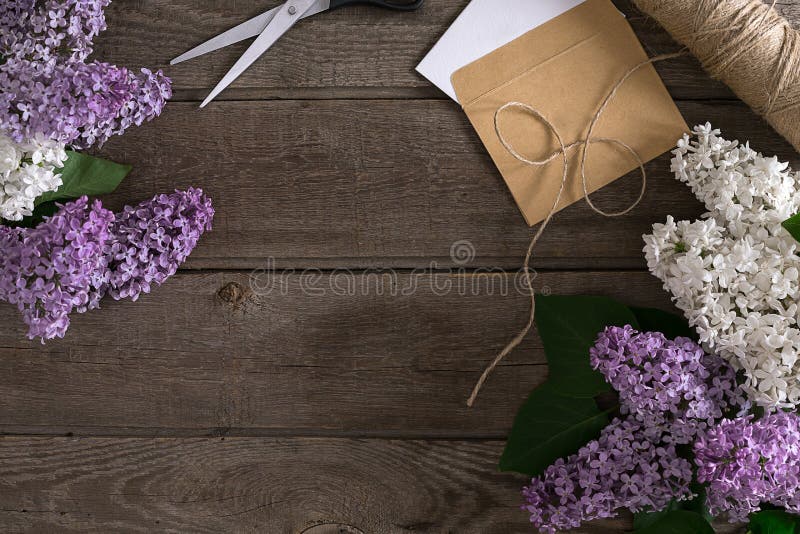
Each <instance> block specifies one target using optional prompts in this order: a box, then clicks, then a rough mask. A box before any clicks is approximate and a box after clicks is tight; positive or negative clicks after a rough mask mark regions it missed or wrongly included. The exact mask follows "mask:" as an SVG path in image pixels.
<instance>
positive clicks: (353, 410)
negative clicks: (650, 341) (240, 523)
mask: <svg viewBox="0 0 800 534" xmlns="http://www.w3.org/2000/svg"><path fill="white" fill-rule="evenodd" d="M258 279H259V281H260V282H259V284H251V282H250V279H249V276H248V274H240V273H213V274H188V273H187V274H180V275H178V276H176V277H175V278H173V279H172V280H170V281H169V282H168V283H167V284H166V285H164V286H163V287H161V288H160V289H159V290H158V291H156V292H155V293H154V294H152V295H149V296H145V297H143V298H142V299H141V300H140V301H139V302H137V303H131V302H110V303H107V304H105V305H104V306H103V308H102V309H101V310H97V311H93V312H91V313H87V314H84V315H80V316H76V317H75V318H74V321H73V325H72V327H71V329H70V331H69V332H68V337H67V339H66V340H63V341H54V342H49V343H48V344H46V345H44V346H42V345H41V344H39V343H37V342H24V341H21V339H22V338H23V336H24V330H23V328H22V326H21V324H20V323H21V321H20V319H19V317H18V316H17V313H16V310H15V309H14V308H12V307H11V306H9V305H2V306H0V323H2V324H3V325H6V326H5V327H4V328H3V329H2V331H1V332H0V347H2V348H0V399H2V402H0V432H7V433H9V432H11V433H63V432H73V433H76V434H94V435H97V434H101V433H104V434H109V433H112V434H114V433H119V432H124V433H125V434H136V435H139V434H144V435H152V434H153V433H158V434H160V435H169V434H170V432H175V433H176V434H177V435H208V434H217V433H223V434H224V433H226V432H230V433H233V434H239V435H245V434H252V433H253V432H256V433H258V434H259V435H286V434H292V433H300V434H315V435H317V434H319V435H332V434H344V435H359V436H360V435H369V436H408V437H452V436H456V437H463V436H470V437H503V436H505V435H506V432H507V431H508V429H509V428H510V425H511V422H512V420H513V416H514V414H515V413H516V411H517V409H518V407H519V406H520V404H521V403H522V401H523V400H524V399H525V397H526V396H527V395H528V393H529V392H530V391H531V390H532V389H533V388H534V387H535V386H536V385H537V384H539V383H541V381H542V380H543V379H544V378H545V376H546V365H544V362H545V359H544V355H543V352H542V349H541V343H540V341H539V339H538V337H537V336H536V335H531V336H530V337H529V338H528V339H527V340H526V341H525V343H523V345H522V346H521V347H520V348H519V349H518V350H517V351H516V352H515V353H514V354H513V355H512V356H511V357H509V358H508V359H507V360H506V362H505V363H504V365H503V366H502V367H500V368H499V369H498V370H497V372H496V373H495V375H494V376H493V378H492V379H491V381H490V382H489V383H488V385H487V387H486V388H485V389H484V392H483V393H482V396H481V398H480V399H479V401H478V403H477V405H476V407H475V408H473V409H471V410H470V409H468V408H466V406H465V401H466V398H467V396H468V394H469V391H470V389H471V387H472V386H473V385H474V382H475V380H476V379H477V377H478V376H479V374H480V372H481V371H482V369H483V367H484V365H485V364H486V363H487V361H488V360H490V359H491V358H492V357H493V356H494V354H495V352H496V351H497V350H499V349H500V348H502V346H503V345H504V344H505V343H506V342H507V341H508V340H509V339H510V338H511V337H512V336H513V335H515V334H516V333H517V329H518V328H520V327H521V326H522V325H523V324H524V323H525V320H526V318H527V302H528V297H527V296H526V294H524V293H522V292H518V291H515V290H514V287H513V286H514V281H513V279H512V276H511V275H504V274H493V275H474V274H473V275H470V274H460V273H458V272H454V273H452V274H441V273H437V274H431V273H428V274H417V275H414V274H411V273H400V274H397V275H393V274H391V273H388V272H387V273H384V274H383V275H381V276H378V275H376V274H375V273H366V274H365V273H362V274H351V273H348V272H346V271H340V272H337V273H318V272H315V271H310V272H308V273H295V274H276V275H275V278H274V279H273V281H274V286H273V289H272V291H267V289H266V288H267V287H269V286H268V285H267V284H266V283H265V280H267V278H265V277H264V276H263V274H260V275H259V278H258ZM231 284H234V285H231ZM536 284H537V287H538V288H539V289H541V290H548V291H551V292H554V293H559V294H601V295H609V296H613V297H615V298H619V299H623V300H624V301H625V302H627V303H629V304H633V305H645V306H660V307H669V300H668V296H667V294H666V293H665V292H663V291H661V290H660V283H659V282H658V281H657V280H656V279H655V278H654V277H652V276H650V275H648V274H645V273H641V272H639V273H625V272H584V273H565V272H559V273H541V274H540V275H539V276H538V278H537V280H536ZM252 288H255V290H256V292H253V289H252ZM506 290H507V293H508V294H504V292H505V291H506ZM170 429H172V430H170Z"/></svg>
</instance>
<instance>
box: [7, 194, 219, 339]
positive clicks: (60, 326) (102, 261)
mask: <svg viewBox="0 0 800 534" xmlns="http://www.w3.org/2000/svg"><path fill="white" fill-rule="evenodd" d="M213 216H214V209H213V207H212V206H211V201H210V200H209V198H208V197H207V196H205V195H204V194H203V192H202V190H200V189H189V190H188V191H186V192H181V191H176V192H175V193H173V194H170V195H158V196H156V197H154V198H153V199H152V200H150V201H147V202H143V203H141V204H139V205H138V206H136V207H130V206H126V207H125V208H124V210H123V211H122V212H121V213H119V214H118V215H117V216H116V217H115V216H114V214H113V213H112V212H110V211H108V210H106V209H104V208H103V207H102V205H101V204H100V202H99V201H95V202H94V203H93V204H92V205H91V207H90V206H89V201H88V200H87V199H86V197H82V198H80V199H78V200H76V201H74V202H70V203H67V204H65V205H63V206H62V207H61V209H60V210H59V211H58V213H56V215H54V216H52V217H50V218H48V219H46V220H45V221H44V222H43V223H41V224H40V225H39V226H37V227H36V228H33V229H29V228H8V227H4V226H0V250H2V251H3V253H4V254H3V256H2V258H0V299H2V300H5V301H8V302H10V303H11V304H15V305H17V307H18V308H19V309H20V311H21V312H22V315H23V319H24V321H25V323H26V324H27V325H28V328H29V330H28V337H29V338H31V339H33V338H36V337H39V338H41V339H42V340H43V341H44V340H45V339H52V338H56V337H64V334H65V333H66V331H67V328H68V327H69V323H70V320H69V315H70V313H72V312H77V313H83V312H85V311H87V310H90V309H93V308H96V307H98V306H99V303H100V299H102V298H103V297H104V296H105V295H107V294H108V295H110V296H111V297H112V298H114V299H116V300H119V299H122V298H128V297H129V298H132V299H133V300H136V299H137V298H138V296H139V294H140V293H143V292H145V293H146V292H149V291H150V288H151V285H152V284H156V285H159V284H161V283H163V282H164V281H165V280H166V279H167V278H168V277H169V276H171V275H173V274H174V273H175V272H176V271H177V269H178V266H179V265H180V264H181V263H182V262H184V261H185V260H186V258H187V257H188V256H189V254H190V253H191V252H192V250H193V249H194V247H195V246H196V245H197V242H198V239H199V238H200V236H201V234H202V233H203V232H205V231H206V230H210V229H211V220H212V218H213Z"/></svg>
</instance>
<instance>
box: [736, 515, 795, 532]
mask: <svg viewBox="0 0 800 534" xmlns="http://www.w3.org/2000/svg"><path fill="white" fill-rule="evenodd" d="M747 531H748V533H750V534H796V533H800V517H798V516H796V515H792V514H790V513H788V512H784V511H783V510H763V511H761V512H756V513H754V514H751V515H750V525H749V526H748V530H747Z"/></svg>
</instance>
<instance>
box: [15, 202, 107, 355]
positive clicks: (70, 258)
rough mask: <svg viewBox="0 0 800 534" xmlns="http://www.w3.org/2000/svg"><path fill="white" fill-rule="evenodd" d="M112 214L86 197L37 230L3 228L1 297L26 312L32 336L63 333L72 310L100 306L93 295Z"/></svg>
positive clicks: (103, 269) (44, 337)
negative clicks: (90, 203) (91, 294)
mask: <svg viewBox="0 0 800 534" xmlns="http://www.w3.org/2000/svg"><path fill="white" fill-rule="evenodd" d="M113 218H114V216H113V214H112V213H111V212H110V211H108V210H106V209H103V207H102V206H101V205H100V202H99V201H95V202H94V203H93V204H92V205H91V206H89V202H88V200H87V199H86V197H83V198H81V199H79V200H77V201H75V202H70V203H69V204H66V205H64V206H63V207H62V208H61V210H60V211H59V212H58V213H57V214H56V215H54V216H53V217H50V218H49V219H48V220H47V221H45V222H44V223H42V224H40V225H39V226H38V227H36V228H35V229H23V228H8V227H0V250H2V251H3V258H2V265H0V298H2V299H3V300H5V301H8V302H9V303H11V304H15V305H16V306H17V307H18V308H19V310H20V311H21V312H22V316H23V319H24V321H25V324H27V325H28V337H30V338H31V339H33V338H34V337H41V338H42V339H51V338H54V337H63V336H64V333H65V332H66V331H67V328H68V327H69V314H70V313H72V312H73V311H77V312H83V311H86V310H87V309H89V308H92V307H94V306H96V302H95V301H93V299H92V298H91V296H90V293H91V292H92V287H93V285H94V284H95V283H97V282H98V280H97V277H98V275H100V276H102V273H103V272H104V271H105V258H104V256H103V254H102V247H103V243H104V242H105V241H106V240H107V239H108V232H109V228H110V226H111V222H112V221H113Z"/></svg>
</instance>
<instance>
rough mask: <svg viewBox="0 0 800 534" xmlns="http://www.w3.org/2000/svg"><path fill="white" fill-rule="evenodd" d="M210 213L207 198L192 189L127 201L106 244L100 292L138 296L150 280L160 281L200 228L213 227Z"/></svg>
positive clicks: (181, 258) (189, 248) (187, 250)
mask: <svg viewBox="0 0 800 534" xmlns="http://www.w3.org/2000/svg"><path fill="white" fill-rule="evenodd" d="M213 217H214V208H213V207H212V205H211V200H210V199H209V198H208V197H207V196H205V195H204V194H203V191H202V190H201V189H194V188H189V189H188V190H187V191H185V192H183V191H176V192H175V193H173V194H171V195H157V196H155V197H153V198H152V199H151V200H148V201H146V202H142V203H141V204H139V205H138V206H135V207H131V206H126V207H125V209H124V210H123V211H122V212H121V213H119V214H117V216H116V219H115V221H114V223H113V224H112V228H111V239H109V241H108V242H107V243H106V245H105V247H104V254H105V255H106V257H107V258H108V269H109V278H108V285H107V287H103V288H101V292H102V293H104V294H105V293H108V294H109V295H111V297H113V298H114V299H116V300H119V299H123V298H131V299H133V300H136V299H138V298H139V295H140V294H141V293H149V292H150V288H151V286H152V285H153V284H156V285H161V284H162V283H163V282H164V280H166V279H167V278H169V277H170V276H172V275H173V274H175V272H176V271H177V270H178V267H179V266H180V265H181V264H182V263H183V262H184V261H186V258H188V257H189V254H191V252H192V250H194V248H195V246H196V245H197V242H198V240H199V239H200V236H201V235H202V234H203V232H205V231H207V230H211V221H212V219H213Z"/></svg>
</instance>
